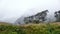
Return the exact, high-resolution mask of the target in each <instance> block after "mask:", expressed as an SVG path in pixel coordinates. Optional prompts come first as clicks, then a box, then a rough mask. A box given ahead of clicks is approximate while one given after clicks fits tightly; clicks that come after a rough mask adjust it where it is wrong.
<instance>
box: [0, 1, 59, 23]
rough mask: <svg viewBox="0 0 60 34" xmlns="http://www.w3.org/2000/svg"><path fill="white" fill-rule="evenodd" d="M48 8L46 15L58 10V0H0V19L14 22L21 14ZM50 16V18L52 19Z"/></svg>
mask: <svg viewBox="0 0 60 34" xmlns="http://www.w3.org/2000/svg"><path fill="white" fill-rule="evenodd" d="M46 9H47V10H49V15H50V16H49V15H48V17H52V18H53V17H54V16H53V15H54V12H55V11H58V10H60V0H0V21H3V22H11V23H14V22H15V21H16V20H17V19H18V18H20V17H21V16H30V15H34V14H36V13H38V12H41V11H43V10H46ZM52 18H51V19H52Z"/></svg>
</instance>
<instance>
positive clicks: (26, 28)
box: [0, 23, 60, 34]
mask: <svg viewBox="0 0 60 34" xmlns="http://www.w3.org/2000/svg"><path fill="white" fill-rule="evenodd" d="M0 34H60V24H59V23H49V24H45V23H40V24H27V25H23V26H17V25H0Z"/></svg>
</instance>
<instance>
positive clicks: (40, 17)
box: [16, 10, 48, 24]
mask: <svg viewBox="0 0 60 34" xmlns="http://www.w3.org/2000/svg"><path fill="white" fill-rule="evenodd" d="M47 12H48V10H44V11H42V12H40V13H37V14H35V15H32V16H29V17H24V16H22V17H20V18H19V19H17V20H16V23H17V24H27V23H40V22H43V21H46V18H45V17H46V16H47Z"/></svg>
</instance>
